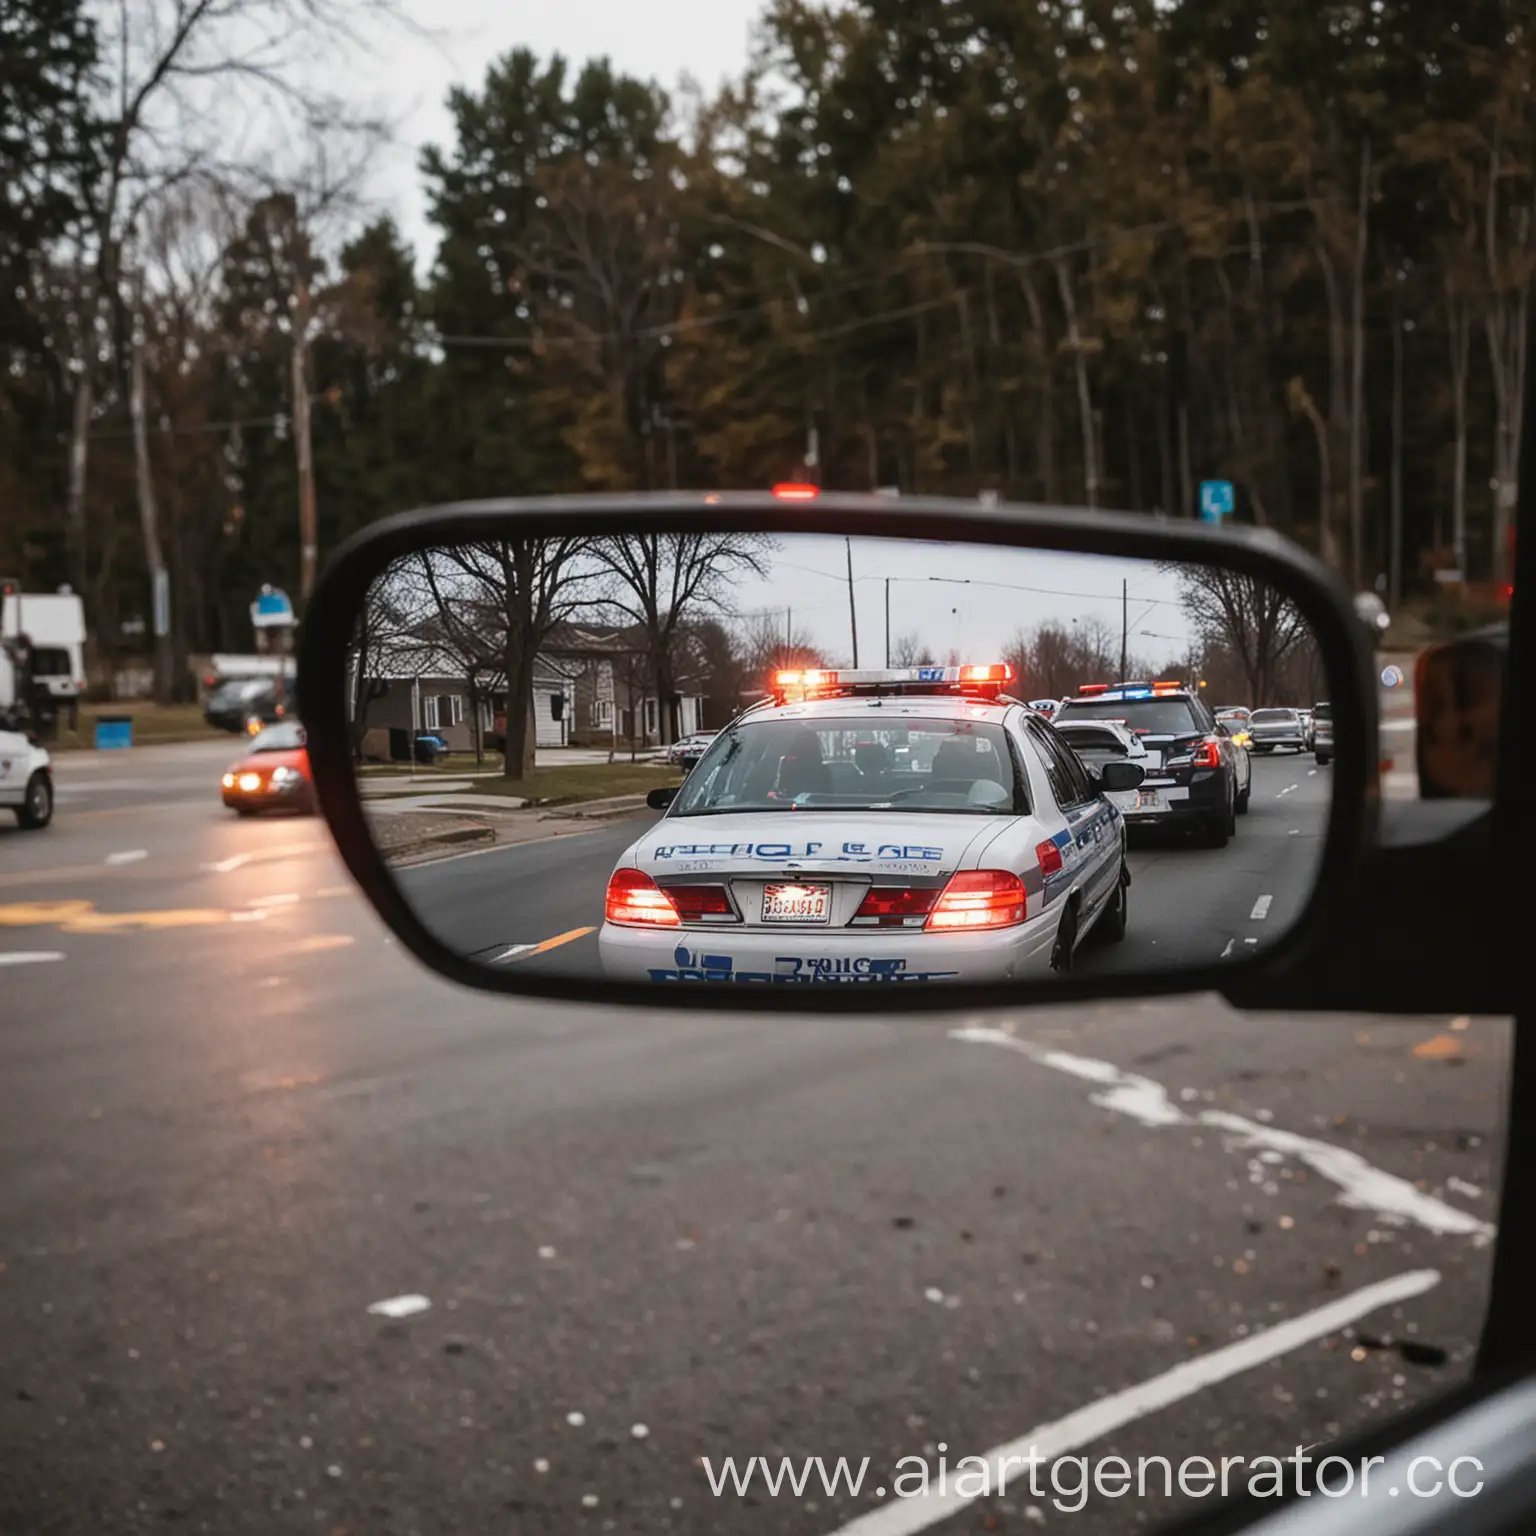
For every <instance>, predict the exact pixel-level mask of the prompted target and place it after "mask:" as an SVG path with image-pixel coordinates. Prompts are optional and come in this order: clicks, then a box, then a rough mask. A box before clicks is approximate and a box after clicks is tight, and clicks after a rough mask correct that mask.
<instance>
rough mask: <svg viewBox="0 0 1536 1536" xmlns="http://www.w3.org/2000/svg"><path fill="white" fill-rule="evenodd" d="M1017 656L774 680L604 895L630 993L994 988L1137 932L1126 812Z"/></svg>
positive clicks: (657, 793)
mask: <svg viewBox="0 0 1536 1536" xmlns="http://www.w3.org/2000/svg"><path fill="white" fill-rule="evenodd" d="M1012 676H1013V673H1012V669H1011V668H1010V667H1008V666H1007V665H1006V664H998V665H988V666H963V667H910V668H892V669H883V670H879V669H877V670H859V671H807V672H780V673H778V674H776V676H775V678H774V680H773V684H772V687H771V690H770V695H769V697H768V698H766V699H764V700H763V702H762V703H761V704H758V705H755V706H753V707H752V708H751V709H749V710H747V711H746V712H745V713H743V714H742V715H740V716H738V717H737V718H736V720H735V721H734V722H732V724H731V725H729V726H728V727H727V728H726V729H725V730H723V731H722V732H721V733H720V734H719V736H717V737H716V738H715V740H714V742H713V743H712V744H711V746H710V748H709V750H708V752H706V753H705V755H704V757H703V758H702V759H701V761H700V762H699V764H698V765H697V767H695V768H694V770H693V772H692V774H690V776H689V778H688V780H687V782H686V783H684V784H683V785H682V786H681V787H680V788H675V789H674V788H667V789H656V790H653V791H652V792H651V795H650V797H649V799H650V803H651V804H652V805H653V806H658V807H663V806H664V807H665V808H666V815H665V816H663V817H662V818H661V819H660V820H659V821H657V822H655V823H654V824H653V825H652V826H650V827H649V828H647V830H646V831H645V832H644V833H643V834H642V835H641V836H640V837H639V838H638V839H637V840H636V842H635V843H634V844H633V845H632V846H631V847H629V848H628V849H627V850H626V851H625V852H624V854H623V855H622V856H621V857H620V859H619V861H618V866H617V868H616V869H615V870H614V872H613V875H612V877H611V878H610V880H609V882H608V891H607V899H606V903H605V914H604V922H603V927H602V930H601V932H600V934H599V936H598V944H599V952H600V954H601V957H602V965H603V970H604V972H605V974H606V975H608V976H610V977H612V978H614V979H616V980H628V981H645V980H650V981H656V982H672V981H717V982H762V983H779V982H787V983H795V982H802V983H803V982H811V983H815V982H882V981H890V982H945V981H970V982H975V981H1000V980H1008V979H1012V978H1016V977H1023V976H1030V975H1039V974H1045V973H1049V972H1050V971H1053V970H1055V971H1065V970H1068V969H1070V968H1071V965H1072V961H1073V956H1074V953H1075V952H1076V950H1077V948H1078V946H1079V945H1080V944H1081V942H1082V941H1083V940H1084V939H1085V938H1086V937H1087V936H1088V935H1089V934H1090V933H1096V934H1097V935H1099V936H1102V937H1105V938H1108V939H1119V938H1122V937H1123V936H1124V934H1125V929H1126V917H1127V911H1128V904H1127V886H1128V885H1129V883H1130V874H1129V871H1128V869H1127V867H1126V863H1125V821H1124V817H1123V815H1122V814H1121V812H1120V810H1119V809H1118V807H1117V806H1115V804H1114V803H1113V802H1112V801H1111V800H1110V799H1109V798H1108V794H1107V793H1106V792H1107V791H1115V792H1124V791H1126V790H1134V789H1135V788H1136V785H1137V783H1138V782H1139V780H1140V778H1141V770H1140V769H1139V768H1137V767H1134V766H1132V765H1130V764H1128V763H1118V764H1113V765H1109V764H1106V765H1104V766H1103V767H1102V768H1101V769H1100V770H1099V771H1098V772H1097V773H1095V772H1094V771H1092V770H1090V769H1088V768H1086V767H1085V766H1084V764H1083V763H1082V761H1081V760H1080V759H1079V758H1078V757H1077V756H1076V755H1075V754H1074V753H1073V752H1072V751H1071V750H1070V749H1069V748H1068V747H1067V746H1066V745H1065V743H1063V742H1062V741H1061V740H1060V739H1059V738H1058V737H1057V736H1056V734H1055V732H1054V731H1053V729H1052V727H1051V726H1050V725H1049V724H1048V723H1047V722H1046V721H1045V720H1043V719H1041V718H1040V717H1039V716H1038V715H1036V714H1034V713H1032V712H1031V711H1030V710H1029V708H1028V707H1027V705H1025V704H1024V703H1023V702H1021V701H1020V700H1018V699H1016V698H1013V697H1011V696H1010V695H1008V694H1006V693H1005V692H1004V691H1003V690H1004V687H1005V686H1006V684H1007V683H1008V682H1010V681H1011V679H1012Z"/></svg>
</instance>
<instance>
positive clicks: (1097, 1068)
mask: <svg viewBox="0 0 1536 1536" xmlns="http://www.w3.org/2000/svg"><path fill="white" fill-rule="evenodd" d="M950 1038H951V1039H956V1040H968V1041H973V1042H976V1043H978V1044H982V1045H1000V1046H1003V1047H1004V1048H1005V1049H1008V1050H1013V1051H1018V1052H1019V1053H1020V1054H1021V1055H1024V1056H1028V1057H1029V1058H1030V1059H1031V1060H1032V1061H1037V1062H1039V1063H1040V1065H1041V1066H1046V1067H1053V1068H1055V1070H1056V1071H1058V1072H1067V1073H1070V1074H1071V1075H1072V1076H1074V1077H1082V1078H1087V1079H1088V1080H1089V1081H1090V1082H1095V1083H1102V1084H1105V1085H1107V1090H1108V1091H1106V1092H1102V1093H1095V1094H1091V1095H1090V1096H1089V1102H1090V1103H1093V1104H1096V1105H1098V1106H1099V1107H1100V1108H1102V1109H1113V1110H1116V1111H1117V1112H1118V1113H1120V1114H1123V1115H1130V1116H1131V1118H1132V1119H1135V1120H1139V1121H1140V1122H1141V1123H1142V1124H1143V1125H1150V1126H1162V1125H1208V1126H1211V1127H1213V1128H1214V1129H1216V1130H1221V1131H1225V1132H1227V1133H1228V1134H1229V1135H1230V1136H1233V1137H1235V1138H1238V1142H1239V1146H1240V1148H1241V1149H1243V1150H1249V1149H1263V1150H1266V1151H1273V1152H1279V1153H1281V1154H1283V1155H1284V1156H1287V1157H1294V1158H1295V1159H1297V1161H1298V1162H1303V1163H1305V1164H1306V1165H1307V1166H1308V1167H1309V1168H1311V1169H1312V1170H1313V1172H1315V1173H1318V1174H1320V1175H1321V1176H1322V1177H1323V1178H1325V1179H1327V1180H1328V1181H1329V1183H1331V1184H1334V1185H1336V1186H1337V1188H1338V1190H1339V1195H1338V1201H1339V1204H1340V1205H1343V1206H1347V1207H1348V1208H1349V1209H1351V1210H1357V1211H1373V1212H1375V1213H1376V1214H1377V1215H1379V1216H1381V1217H1382V1218H1383V1219H1391V1218H1394V1217H1396V1218H1400V1219H1402V1220H1404V1221H1411V1222H1414V1223H1416V1224H1417V1225H1418V1226H1421V1227H1423V1228H1424V1229H1425V1230H1426V1231H1428V1232H1434V1233H1438V1234H1440V1235H1442V1236H1443V1235H1445V1234H1448V1233H1450V1234H1455V1235H1459V1236H1468V1237H1472V1238H1473V1239H1474V1240H1475V1241H1476V1243H1477V1246H1478V1247H1483V1246H1485V1245H1486V1244H1487V1243H1488V1242H1490V1241H1491V1240H1492V1239H1493V1237H1494V1235H1495V1228H1494V1227H1493V1225H1492V1224H1491V1223H1490V1222H1486V1221H1482V1220H1480V1219H1479V1218H1478V1217H1476V1216H1473V1215H1471V1214H1470V1213H1469V1212H1467V1211H1461V1210H1458V1209H1457V1208H1456V1207H1455V1206H1453V1205H1447V1204H1446V1202H1445V1201H1443V1200H1437V1199H1436V1198H1435V1197H1434V1196H1433V1195H1427V1194H1425V1193H1424V1191H1423V1190H1421V1189H1419V1188H1418V1187H1417V1186H1416V1185H1414V1184H1412V1183H1410V1182H1409V1181H1408V1180H1407V1179H1401V1178H1399V1177H1398V1176H1397V1175H1396V1174H1394V1173H1387V1172H1386V1171H1385V1170H1383V1169H1381V1168H1376V1167H1373V1166H1372V1165H1371V1164H1370V1163H1368V1162H1366V1160H1365V1159H1364V1158H1363V1157H1361V1156H1360V1154H1359V1153H1358V1152H1351V1151H1349V1150H1348V1148H1345V1147H1336V1146H1333V1145H1332V1144H1331V1143H1329V1142H1326V1141H1317V1140H1315V1139H1314V1138H1312V1137H1310V1136H1299V1135H1297V1134H1296V1133H1295V1132H1293V1131H1283V1130H1281V1129H1279V1127H1277V1126H1273V1125H1260V1124H1259V1123H1258V1122H1257V1121H1254V1120H1247V1119H1244V1118H1243V1116H1241V1115H1234V1114H1230V1113H1228V1112H1227V1111H1226V1110H1220V1109H1206V1110H1201V1111H1200V1113H1199V1114H1197V1115H1194V1116H1189V1115H1186V1114H1184V1112H1183V1111H1182V1110H1180V1109H1179V1108H1177V1107H1176V1106H1175V1105H1174V1103H1173V1102H1172V1100H1170V1099H1169V1097H1168V1091H1167V1089H1165V1088H1164V1087H1163V1085H1162V1084H1161V1083H1157V1082H1153V1080H1152V1079H1151V1078H1148V1077H1137V1076H1136V1075H1135V1074H1133V1073H1130V1072H1122V1071H1121V1070H1120V1069H1119V1068H1118V1067H1116V1066H1113V1065H1111V1064H1110V1063H1109V1062H1107V1061H1096V1060H1094V1059H1092V1058H1091V1057H1086V1056H1072V1055H1069V1054H1068V1053H1067V1052H1066V1051H1058V1050H1052V1049H1049V1048H1047V1047H1045V1046H1039V1045H1036V1044H1034V1043H1033V1042H1032V1041H1029V1040H1020V1039H1019V1038H1018V1036H1017V1035H1010V1034H1008V1033H1007V1032H1006V1031H1004V1030H1001V1029H986V1028H972V1029H957V1030H952V1031H951V1032H950Z"/></svg>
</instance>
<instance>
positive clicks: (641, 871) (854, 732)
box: [349, 532, 1332, 985]
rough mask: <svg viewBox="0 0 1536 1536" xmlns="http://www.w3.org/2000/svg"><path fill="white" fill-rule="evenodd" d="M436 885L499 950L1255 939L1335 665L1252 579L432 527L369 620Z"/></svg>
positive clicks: (490, 951) (1287, 900)
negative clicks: (425, 545) (493, 534)
mask: <svg viewBox="0 0 1536 1536" xmlns="http://www.w3.org/2000/svg"><path fill="white" fill-rule="evenodd" d="M349 695H350V697H349V711H350V719H351V728H352V742H353V747H354V757H355V762H356V768H357V773H358V776H359V785H360V791H361V795H362V797H363V803H364V806H365V808H366V811H367V815H368V819H369V823H370V826H371V827H372V830H373V834H374V836H375V838H376V839H377V842H378V845H379V847H380V849H381V850H382V852H383V854H384V857H385V859H386V861H387V863H388V865H389V867H390V869H391V870H392V872H393V873H394V875H395V878H396V879H397V880H398V881H399V884H400V887H401V889H402V891H403V892H404V894H405V896H406V899H407V900H408V901H409V902H410V903H411V905H412V906H413V908H414V909H415V911H416V912H417V913H418V915H419V916H420V918H421V919H422V921H423V922H424V923H425V924H426V926H427V927H428V928H429V929H430V930H431V931H432V932H433V933H434V934H435V935H436V936H437V937H439V938H440V939H441V940H443V941H444V942H445V943H447V944H448V945H449V946H450V947H452V948H453V949H454V950H456V951H457V952H459V953H461V954H463V955H466V956H470V957H473V958H474V959H476V960H477V961H480V962H483V963H484V964H486V965H489V966H497V967H502V966H520V967H532V968H536V969H538V970H542V971H544V972H547V973H549V972H552V973H558V974H563V975H570V976H583V977H587V978H599V977H606V978H610V979H618V980H625V981H631V982H659V983H665V982H678V981H705V982H715V983H726V984H738V983H747V984H754V983H760V984H775V983H780V982H785V983H799V984H812V985H816V984H821V983H826V984H837V983H846V982H883V981H889V982H918V983H938V984H942V983H944V982H946V981H971V982H976V981H989V982H995V981H1000V980H1009V979H1019V978H1049V977H1050V976H1052V975H1059V974H1062V973H1065V972H1068V971H1099V972H1104V971H1115V970H1120V971H1145V970H1148V969H1158V968H1163V967H1167V966H1172V965H1189V964H1194V963H1209V962H1211V961H1214V960H1217V959H1220V958H1227V959H1232V958H1237V957H1240V956H1242V955H1245V954H1251V953H1252V952H1253V950H1254V949H1255V948H1256V947H1259V946H1262V945H1264V944H1266V943H1268V942H1272V941H1273V940H1274V939H1275V938H1277V937H1278V936H1279V935H1280V934H1282V933H1283V932H1284V931H1285V929H1286V928H1287V927H1288V926H1289V925H1290V923H1291V922H1293V921H1294V920H1295V919H1296V917H1297V916H1299V914H1300V912H1301V911H1302V909H1303V908H1304V906H1305V904H1306V902H1307V900H1308V897H1309V896H1310V894H1311V890H1312V886H1313V882H1314V879H1315V876H1316V869H1317V865H1318V860H1319V858H1320V854H1321V849H1322V839H1323V835H1324V829H1325V826H1326V822H1327V817H1328V811H1329V795H1330V784H1331V772H1330V768H1329V765H1330V763H1331V761H1332V724H1331V711H1330V708H1329V704H1328V700H1327V698H1326V688H1325V683H1324V673H1323V667H1322V658H1321V656H1320V654H1319V651H1318V647H1317V646H1316V644H1315V643H1314V639H1313V636H1312V635H1311V634H1310V632H1309V631H1308V629H1307V627H1306V625H1305V623H1304V621H1303V620H1302V618H1301V616H1300V614H1299V613H1298V612H1297V611H1296V609H1295V608H1294V607H1293V606H1292V605H1291V603H1290V602H1289V601H1288V600H1287V599H1286V597H1285V595H1284V594H1283V593H1282V592H1280V591H1278V590H1276V589H1274V588H1273V587H1270V586H1268V585H1266V584H1264V583H1262V582H1258V581H1255V580H1254V579H1252V578H1250V577H1246V576H1242V575H1239V574H1237V573H1235V572H1232V571H1228V570H1224V569H1218V568H1214V567H1204V566H1169V565H1164V564H1148V563H1143V562H1136V561H1125V560H1117V559H1109V558H1103V557H1099V556H1087V555H1078V554H1058V553H1046V552H1039V551H1031V550H1018V549H1001V548H994V547H990V546H978V545H961V544H952V543H935V542H927V541H917V540H877V539H858V538H854V539H844V538H842V537H831V536H826V535H797V536H794V537H778V538H767V537H762V536H756V535H750V536H749V535H743V534H740V533H733V532H724V533H719V534H710V535H686V536H684V535H678V536H640V535H636V536H633V537H630V538H623V539H611V540H601V541H593V540H579V539H569V540H546V541H539V542H522V543H505V544H477V545H463V546H455V547H449V548H432V549H424V550H422V551H421V552H419V553H418V554H415V555H412V556H411V557H410V558H408V559H403V560H400V561H398V562H396V564H395V565H394V566H392V567H391V568H390V570H389V571H388V572H387V573H386V574H385V575H384V576H383V577H382V578H381V579H380V580H379V581H378V582H377V583H376V584H375V586H374V588H373V590H372V592H371V593H370V595H369V599H368V602H367V604H366V607H365V610H364V611H363V612H362V613H361V614H360V615H359V616H358V620H357V624H356V631H355V640H354V646H353V655H352V662H351V681H350V688H349Z"/></svg>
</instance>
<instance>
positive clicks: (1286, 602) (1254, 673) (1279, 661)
mask: <svg viewBox="0 0 1536 1536" xmlns="http://www.w3.org/2000/svg"><path fill="white" fill-rule="evenodd" d="M1170 569H1171V570H1172V571H1173V572H1174V573H1175V574H1176V575H1177V576H1178V580H1179V596H1180V599H1181V600H1182V602H1183V605H1184V612H1185V614H1186V615H1187V616H1188V618H1189V621H1190V624H1191V626H1192V627H1193V629H1194V630H1195V632H1196V633H1197V634H1199V635H1201V636H1202V637H1204V639H1205V641H1206V643H1207V645H1208V646H1209V647H1224V648H1225V649H1226V650H1228V651H1229V652H1230V653H1231V655H1232V656H1233V657H1234V658H1235V659H1236V661H1237V664H1238V666H1239V667H1240V668H1241V669H1242V675H1243V681H1244V682H1245V683H1246V685H1247V687H1248V690H1249V698H1250V699H1251V700H1252V702H1253V703H1254V704H1255V705H1263V704H1265V703H1267V702H1268V701H1269V699H1270V698H1271V696H1272V694H1273V690H1274V686H1275V683H1276V680H1277V677H1278V674H1279V670H1280V668H1281V666H1282V665H1283V664H1284V663H1285V662H1286V661H1287V659H1288V658H1290V657H1291V656H1292V655H1293V654H1294V653H1295V652H1296V651H1297V650H1298V649H1299V648H1300V647H1303V646H1305V645H1306V644H1308V643H1309V642H1310V640H1311V631H1310V629H1309V628H1308V627H1307V622H1306V620H1305V619H1304V618H1303V617H1302V615H1301V612H1300V610H1299V609H1298V608H1297V607H1296V605H1295V604H1294V603H1292V602H1291V600H1290V599H1289V598H1288V597H1287V596H1286V595H1285V594H1284V593H1283V592H1282V591H1281V590H1280V589H1279V588H1278V587H1275V586H1271V585H1270V583H1269V582H1267V581H1261V580H1260V579H1259V578H1257V577H1254V576H1245V575H1242V574H1241V573H1240V572H1237V571H1230V570H1225V569H1222V568H1220V567H1217V566H1206V565H1182V564H1180V565H1175V566H1172V567H1170Z"/></svg>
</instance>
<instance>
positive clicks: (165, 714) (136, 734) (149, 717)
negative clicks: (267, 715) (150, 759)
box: [49, 699, 239, 751]
mask: <svg viewBox="0 0 1536 1536" xmlns="http://www.w3.org/2000/svg"><path fill="white" fill-rule="evenodd" d="M103 715H128V716H130V717H131V718H132V720H133V743H134V745H135V746H147V745H148V744H149V743H151V742H156V741H159V742H170V741H210V740H213V739H214V738H216V737H220V736H228V737H229V739H230V740H231V741H232V742H237V743H238V740H239V738H238V737H235V736H233V735H231V733H230V732H228V731H216V730H215V729H214V728H213V727H212V726H211V725H209V724H208V722H207V721H206V720H204V719H203V709H202V705H200V704H156V703H155V702H154V700H152V699H128V700H125V701H124V702H123V703H121V704H82V705H81V706H80V724H79V727H78V729H77V730H76V731H74V732H71V731H70V729H69V716H68V715H67V714H61V715H60V718H59V739H58V740H57V741H56V742H50V743H49V745H50V746H52V747H56V748H58V749H59V750H62V751H68V750H69V749H70V748H72V747H88V748H94V747H95V745H96V722H97V720H98V719H99V718H100V717H101V716H103Z"/></svg>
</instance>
